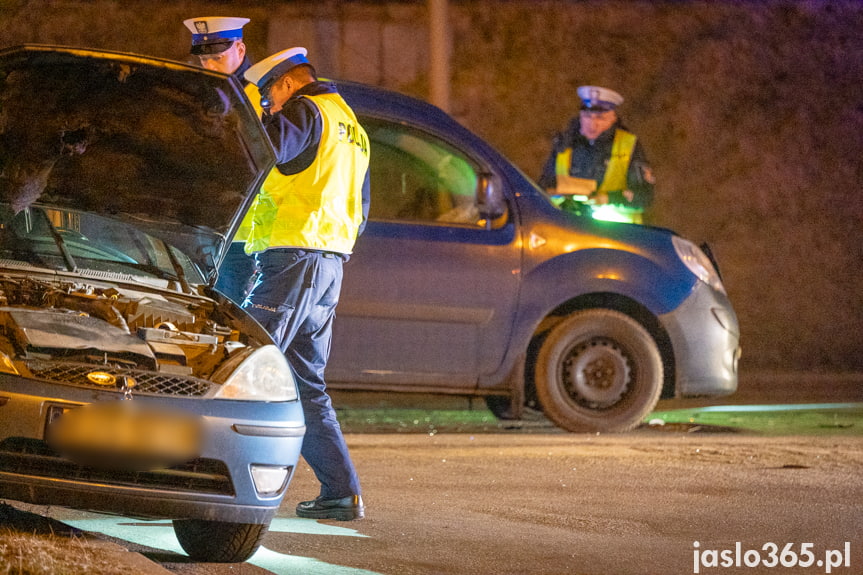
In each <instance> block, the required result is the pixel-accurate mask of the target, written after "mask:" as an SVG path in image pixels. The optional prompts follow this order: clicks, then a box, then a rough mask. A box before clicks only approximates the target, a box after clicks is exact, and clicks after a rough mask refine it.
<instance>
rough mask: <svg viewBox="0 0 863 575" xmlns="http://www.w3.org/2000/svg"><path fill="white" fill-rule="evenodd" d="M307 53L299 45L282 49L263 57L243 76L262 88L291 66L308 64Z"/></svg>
mask: <svg viewBox="0 0 863 575" xmlns="http://www.w3.org/2000/svg"><path fill="white" fill-rule="evenodd" d="M308 53H309V52H308V50H306V49H305V48H300V47H295V48H288V49H287V50H282V51H281V52H278V53H276V54H273V55H272V56H268V57H267V58H264V59H263V60H261V61H260V62H258V63H257V64H255V65H254V66H252V67H251V68H249V69H248V70H246V73H245V74H243V76H245V78H246V80H248V81H249V82H251V83H252V84H254V85H255V86H257V87H258V88H259V89H260V88H263V87H264V86H265V85H266V84H267V82H269V81H270V80H273V79H275V78H278V77H280V76H281V75H282V74H284V73H285V72H287V71H288V70H290V69H291V68H294V67H296V66H299V65H301V64H310V62H309V60H308V58H306V54H308Z"/></svg>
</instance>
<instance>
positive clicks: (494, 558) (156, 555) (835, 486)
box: [34, 382, 863, 575]
mask: <svg viewBox="0 0 863 575" xmlns="http://www.w3.org/2000/svg"><path fill="white" fill-rule="evenodd" d="M841 386H842V384H841V382H838V383H835V384H834V385H831V386H830V388H831V389H833V390H835V389H837V387H841ZM847 387H848V389H847V390H846V391H848V392H849V393H850V394H851V396H854V394H858V393H859V382H857V384H854V385H848V386H847ZM796 393H798V395H800V394H801V393H802V395H803V396H805V395H806V394H805V393H803V392H800V391H798V392H796ZM786 395H787V394H786ZM818 397H819V398H822V397H825V396H824V395H823V394H822V395H818ZM342 399H344V398H342ZM799 399H802V400H808V399H810V398H807V397H799ZM837 399H840V397H839V396H838V395H834V396H831V397H828V398H827V400H837ZM841 399H849V397H848V396H847V395H845V396H843V397H842V398H841ZM851 399H853V397H851ZM673 405H674V403H673V402H671V403H668V402H667V403H665V404H664V405H663V407H664V408H665V409H670V408H672V407H673ZM347 439H348V443H349V445H350V448H351V452H352V455H353V457H354V459H355V462H356V464H357V467H358V469H359V471H360V475H361V477H362V480H363V484H364V491H365V499H366V505H367V518H366V519H365V520H363V521H358V522H348V523H342V522H335V521H313V520H302V519H298V518H296V517H294V514H293V507H294V505H295V503H296V501H298V500H300V499H306V498H311V497H313V496H314V495H316V493H317V483H316V481H315V479H314V477H313V475H312V473H311V471H310V470H309V469H308V468H307V467H306V466H305V465H304V464H302V465H301V467H300V468H299V469H298V471H297V473H296V476H295V478H294V480H293V483H292V484H291V487H290V489H289V493H288V497H287V498H286V500H285V503H284V504H283V505H282V511H281V512H280V514H279V517H277V519H276V520H275V521H274V523H273V527H272V529H271V531H270V533H269V534H268V535H267V537H266V539H265V541H264V546H265V548H264V549H262V550H261V551H259V553H258V554H256V555H255V556H254V557H253V558H252V559H251V560H250V561H249V562H248V563H245V564H240V565H218V564H196V563H192V562H190V561H189V560H188V559H187V558H186V557H185V556H183V555H182V554H180V553H179V548H178V547H177V543H176V539H175V538H174V537H173V534H172V532H171V529H170V525H169V523H168V522H136V521H130V520H127V519H122V518H110V517H106V516H101V515H92V514H82V513H78V512H70V511H66V510H63V509H58V508H52V509H48V510H46V509H44V508H43V509H39V508H37V509H34V511H36V512H40V513H44V514H46V515H49V516H50V517H52V518H54V519H57V520H60V521H63V522H65V523H68V524H71V525H74V526H75V527H77V528H80V529H83V530H85V531H88V532H93V533H102V534H105V535H104V537H106V538H107V539H108V540H109V541H113V542H115V543H118V544H119V545H121V546H123V547H125V548H128V549H130V550H132V551H136V552H137V553H140V554H141V555H143V557H144V558H146V559H149V560H150V564H151V566H152V567H153V568H154V571H153V572H161V573H178V574H182V575H227V574H237V575H261V574H267V573H273V574H276V575H281V574H287V573H291V574H306V573H314V574H316V575H330V574H337V575H368V574H374V573H377V574H381V575H447V574H453V575H456V574H458V575H463V574H471V575H472V574H488V575H507V574H512V575H528V574H548V575H564V574H565V575H579V574H581V575H629V574H633V575H635V574H645V575H647V574H681V573H696V572H698V573H716V574H720V573H722V574H732V573H741V574H742V573H746V574H754V573H769V574H774V575H775V574H778V573H779V574H781V573H789V574H791V573H794V574H808V573H813V574H815V573H842V574H851V573H854V574H856V573H861V572H863V504H861V500H863V498H861V495H863V482H861V480H860V478H861V477H863V437H860V436H839V435H832V436H831V435H828V436H819V437H813V436H783V437H764V436H756V435H751V434H742V433H734V432H727V431H726V432H722V433H717V432H714V430H711V429H707V428H703V427H698V428H693V427H686V426H665V427H663V428H649V429H640V430H638V431H636V432H632V433H629V434H625V435H595V434H567V433H561V432H559V431H558V430H556V429H555V428H553V427H551V426H549V425H546V424H544V423H543V422H542V421H534V422H533V423H532V425H528V426H525V427H520V428H519V427H516V428H511V429H503V428H501V429H498V430H492V431H490V430H488V429H487V428H485V427H483V428H477V429H476V430H470V429H463V430H462V431H460V432H458V433H437V432H434V431H432V432H429V433H396V432H389V433H369V432H351V433H348V435H347ZM774 549H775V550H774ZM774 562H775V563H776V565H775V566H774V567H769V565H770V564H771V563H774ZM726 564H728V565H729V566H724V565H726Z"/></svg>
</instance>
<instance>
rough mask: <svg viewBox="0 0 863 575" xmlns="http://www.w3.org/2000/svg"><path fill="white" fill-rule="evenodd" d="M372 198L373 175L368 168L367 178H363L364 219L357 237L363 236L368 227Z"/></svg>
mask: <svg viewBox="0 0 863 575" xmlns="http://www.w3.org/2000/svg"><path fill="white" fill-rule="evenodd" d="M371 199H372V191H371V177H370V173H369V170H366V177H365V180H363V221H362V222H361V223H360V227H359V229H358V230H357V237H359V236H361V235H362V234H363V231H364V230H365V229H366V222H367V221H368V220H369V206H370V205H371Z"/></svg>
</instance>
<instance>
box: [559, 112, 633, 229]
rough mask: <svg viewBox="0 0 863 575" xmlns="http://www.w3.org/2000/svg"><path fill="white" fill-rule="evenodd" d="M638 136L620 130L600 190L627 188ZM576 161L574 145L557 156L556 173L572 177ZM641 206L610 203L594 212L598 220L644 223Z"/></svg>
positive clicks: (594, 209) (593, 209)
mask: <svg viewBox="0 0 863 575" xmlns="http://www.w3.org/2000/svg"><path fill="white" fill-rule="evenodd" d="M636 141H637V138H636V136H635V134H633V133H631V132H627V131H626V130H621V129H619V128H618V129H616V130H615V131H614V141H613V142H612V144H611V157H610V158H609V159H608V164H607V165H606V166H605V175H604V176H603V178H602V182H600V183H599V186H598V187H597V191H598V192H606V193H607V192H616V191H620V190H625V189H627V174H628V173H629V163H630V162H631V161H632V153H633V151H634V150H635V143H636ZM571 163H572V148H566V149H565V150H563V151H561V152H560V153H558V154H557V158H555V173H556V174H557V175H558V176H568V175H569V167H570V164H571ZM642 212H643V210H642V209H640V208H630V207H628V206H618V205H612V204H606V205H601V206H594V207H593V208H592V215H593V217H594V219H597V220H608V221H618V222H630V223H635V224H640V223H641V222H642Z"/></svg>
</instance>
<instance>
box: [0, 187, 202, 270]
mask: <svg viewBox="0 0 863 575" xmlns="http://www.w3.org/2000/svg"><path fill="white" fill-rule="evenodd" d="M0 258H2V260H3V262H0V264H2V263H4V262H8V261H10V260H11V261H12V262H23V263H26V264H30V265H32V266H35V267H40V268H46V269H51V270H61V271H68V272H79V273H80V272H83V271H85V270H89V271H96V272H108V273H120V274H130V275H135V276H141V277H148V278H159V279H165V280H178V281H181V282H185V281H188V282H189V283H203V281H204V280H203V276H202V274H201V272H200V270H198V268H197V267H196V266H195V265H194V264H193V263H192V262H191V261H190V260H189V258H188V257H186V256H185V255H184V254H183V253H182V252H180V251H179V250H178V249H176V248H174V247H171V246H169V245H168V244H166V243H165V242H164V241H163V240H160V239H158V238H155V237H152V236H150V235H147V234H145V233H144V232H142V231H141V230H138V229H137V228H135V227H133V226H130V225H128V224H125V223H122V222H118V221H115V220H111V219H109V218H104V217H101V216H97V215H95V214H92V213H88V212H81V211H76V210H65V209H57V208H53V207H47V206H39V205H33V206H30V207H28V208H25V209H23V210H21V211H20V212H18V213H17V214H16V213H14V211H13V210H12V208H11V206H10V205H9V204H2V203H0Z"/></svg>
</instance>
